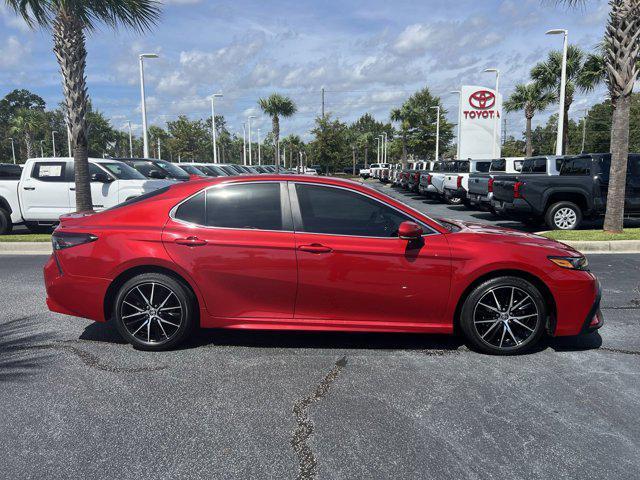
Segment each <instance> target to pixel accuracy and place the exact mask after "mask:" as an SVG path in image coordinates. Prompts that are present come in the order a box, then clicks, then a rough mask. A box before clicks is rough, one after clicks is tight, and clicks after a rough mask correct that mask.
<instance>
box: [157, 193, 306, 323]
mask: <svg viewBox="0 0 640 480" xmlns="http://www.w3.org/2000/svg"><path fill="white" fill-rule="evenodd" d="M163 242H164V244H165V246H166V249H167V251H168V252H169V255H171V258H172V259H173V260H174V261H175V262H176V263H177V264H178V265H179V266H181V267H182V268H183V269H184V270H186V271H187V272H189V274H190V275H191V276H192V278H193V280H194V281H195V283H196V284H197V285H198V288H199V289H200V290H201V292H202V294H203V296H204V299H205V303H206V308H207V310H208V312H209V313H210V314H211V315H212V316H214V317H218V318H223V319H224V318H226V319H237V318H253V319H262V320H266V319H270V318H277V319H291V318H293V309H294V302H295V295H296V285H297V265H296V252H295V240H294V234H293V228H292V220H291V211H290V208H289V201H288V195H287V191H286V184H284V183H281V182H276V181H273V182H266V181H261V182H238V183H234V184H223V185H216V186H213V187H210V188H208V189H206V190H203V191H201V192H199V193H198V194H196V195H194V196H192V197H190V198H189V199H187V200H185V201H184V202H182V203H181V204H179V205H178V206H176V207H175V208H174V209H173V211H172V213H171V218H170V219H169V221H168V223H167V225H166V227H165V229H164V231H163Z"/></svg>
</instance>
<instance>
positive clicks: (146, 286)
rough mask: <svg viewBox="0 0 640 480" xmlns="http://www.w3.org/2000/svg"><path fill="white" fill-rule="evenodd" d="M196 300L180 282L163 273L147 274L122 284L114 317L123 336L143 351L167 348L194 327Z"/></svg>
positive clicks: (184, 337)
mask: <svg viewBox="0 0 640 480" xmlns="http://www.w3.org/2000/svg"><path fill="white" fill-rule="evenodd" d="M195 305H196V300H195V298H193V294H192V293H191V291H190V290H189V289H188V288H186V287H185V286H184V285H183V284H182V283H181V282H179V281H177V280H175V279H174V278H172V277H170V276H168V275H164V274H160V273H144V274H141V275H138V276H136V277H133V278H132V279H130V280H128V281H127V282H125V283H124V285H122V287H120V290H119V291H118V294H117V295H116V298H115V305H114V319H115V322H116V326H117V328H118V331H119V332H120V334H121V335H122V337H123V338H124V339H125V340H126V341H128V342H129V343H131V344H132V345H133V346H134V347H136V348H139V349H141V350H167V349H170V348H173V347H175V346H177V345H178V344H180V343H181V342H183V341H184V340H185V339H186V338H187V337H189V335H190V334H191V331H192V329H193V326H194V324H195V322H196V321H195V317H196V306H195Z"/></svg>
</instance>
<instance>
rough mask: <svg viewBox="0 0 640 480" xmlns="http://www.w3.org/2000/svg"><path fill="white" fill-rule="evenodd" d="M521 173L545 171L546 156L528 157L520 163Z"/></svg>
mask: <svg viewBox="0 0 640 480" xmlns="http://www.w3.org/2000/svg"><path fill="white" fill-rule="evenodd" d="M522 173H547V159H546V158H528V159H526V160H525V161H524V163H523V164H522Z"/></svg>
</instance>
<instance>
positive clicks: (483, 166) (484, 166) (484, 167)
mask: <svg viewBox="0 0 640 480" xmlns="http://www.w3.org/2000/svg"><path fill="white" fill-rule="evenodd" d="M489 167H491V162H478V163H476V172H483V173H486V172H488V171H489Z"/></svg>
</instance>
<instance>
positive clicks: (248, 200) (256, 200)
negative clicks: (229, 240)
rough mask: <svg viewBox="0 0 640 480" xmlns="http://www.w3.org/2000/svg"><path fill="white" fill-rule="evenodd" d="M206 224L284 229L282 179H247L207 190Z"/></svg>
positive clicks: (227, 226)
mask: <svg viewBox="0 0 640 480" xmlns="http://www.w3.org/2000/svg"><path fill="white" fill-rule="evenodd" d="M206 225H208V226H210V227H223V228H249V229H258V230H282V204H281V202H280V184H279V183H246V184H236V185H226V186H224V187H221V188H211V189H209V190H208V191H207V204H206Z"/></svg>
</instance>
